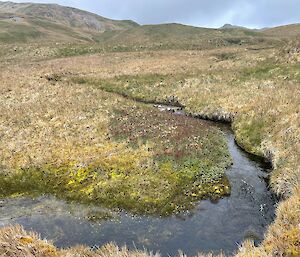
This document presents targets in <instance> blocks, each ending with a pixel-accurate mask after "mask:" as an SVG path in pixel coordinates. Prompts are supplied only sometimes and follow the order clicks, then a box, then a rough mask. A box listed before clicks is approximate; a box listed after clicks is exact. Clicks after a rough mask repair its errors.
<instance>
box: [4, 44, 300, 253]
mask: <svg viewBox="0 0 300 257" xmlns="http://www.w3.org/2000/svg"><path fill="white" fill-rule="evenodd" d="M228 51H230V52H231V53H232V52H234V53H235V54H236V55H235V57H234V58H233V59H231V58H229V59H225V60H221V61H220V60H219V59H218V58H217V57H216V55H217V56H219V54H222V52H225V53H227V52H228ZM294 55H295V54H293V60H295V58H296V57H295V56H294ZM278 56H280V53H279V52H277V50H272V49H271V50H260V51H251V50H247V49H244V48H242V47H241V48H235V49H226V48H224V49H219V50H212V51H206V52H204V51H203V52H202V51H164V52H143V53H108V54H101V55H95V56H89V57H76V58H67V59H63V60H51V61H47V62H40V63H35V64H30V65H28V67H26V68H24V67H17V66H15V65H13V64H10V65H9V66H8V68H9V69H5V70H4V72H3V73H2V74H1V81H5V87H2V88H1V100H0V103H1V105H0V108H3V106H4V104H5V106H6V107H9V108H10V109H9V110H4V109H1V110H0V111H1V113H3V117H4V118H5V119H6V120H7V121H9V120H10V119H11V118H10V116H11V112H12V111H13V112H14V113H18V116H19V117H22V119H21V120H20V122H21V123H22V128H23V129H22V130H14V126H12V125H13V123H12V124H11V125H10V126H7V127H5V125H4V126H3V123H2V124H1V126H2V127H1V131H2V134H1V135H2V137H6V138H5V140H4V141H2V142H10V143H9V144H8V146H9V147H8V148H7V146H6V145H5V146H4V145H2V147H1V149H9V150H10V151H11V152H6V153H5V152H3V153H4V154H3V156H7V157H6V158H5V159H4V160H5V161H4V162H3V163H4V164H5V165H7V166H10V165H12V163H11V162H12V159H11V158H10V157H9V156H11V153H12V152H16V153H18V151H19V152H20V153H22V151H25V152H24V153H26V154H23V153H22V154H20V155H19V157H18V155H14V156H17V157H18V158H16V160H18V165H25V166H26V165H28V163H30V161H32V160H34V161H35V162H37V163H43V162H45V161H51V158H52V156H49V154H48V153H47V152H46V151H45V152H41V149H43V147H37V149H39V150H37V151H36V152H34V151H31V150H30V151H28V149H26V147H25V146H26V139H25V141H24V138H26V135H27V136H33V138H34V137H35V136H41V137H46V136H48V134H47V133H48V132H47V131H48V130H49V126H48V124H49V122H53V123H51V124H52V127H55V126H56V125H55V124H58V125H57V126H58V128H59V129H58V131H59V133H58V134H56V135H55V140H54V138H53V139H51V135H50V138H49V140H47V141H44V142H43V144H46V145H45V146H46V147H48V146H49V145H51V144H53V142H54V141H56V142H57V145H55V147H57V149H58V151H61V149H60V147H59V146H60V144H61V142H60V141H57V138H59V135H60V134H61V135H63V136H64V137H65V136H68V137H69V138H71V139H72V140H71V142H74V143H75V146H76V144H77V143H78V138H80V139H83V141H82V140H80V142H85V141H86V142H91V140H92V139H91V136H93V135H94V134H93V133H96V132H93V128H94V127H93V126H96V125H95V124H98V118H95V119H93V117H95V116H94V112H96V113H97V111H99V115H100V117H102V121H103V122H104V123H105V122H107V119H108V118H107V117H108V116H107V115H104V114H103V113H105V112H106V111H107V110H106V109H101V110H100V109H99V110H97V109H96V110H95V109H93V108H94V106H99V105H98V103H97V102H95V100H93V99H94V98H93V96H94V95H97V94H100V93H99V92H101V91H99V88H104V89H105V86H107V84H106V83H108V82H109V83H110V84H109V85H110V87H111V88H114V89H115V91H116V92H118V90H120V89H122V87H121V86H120V85H122V83H123V82H124V84H126V83H127V84H128V83H129V84H130V81H131V80H130V79H131V78H130V77H134V81H135V84H134V86H133V89H132V87H131V89H132V91H128V92H127V93H128V96H129V97H133V98H135V97H136V95H135V94H136V92H138V93H139V94H142V96H143V97H144V99H147V98H150V97H151V96H152V95H151V94H152V93H156V95H158V96H159V97H158V98H156V100H165V99H166V97H168V96H176V97H177V98H178V99H179V100H180V102H181V103H182V104H183V105H185V106H186V109H187V111H189V112H191V113H192V114H194V115H199V116H201V117H206V118H210V119H220V120H232V121H233V129H234V131H235V134H236V138H237V141H238V143H239V144H240V145H241V146H242V147H244V148H245V149H246V150H247V151H249V152H252V153H255V154H258V155H261V156H264V157H266V158H268V159H269V160H270V161H272V164H273V167H274V171H273V172H272V174H271V185H272V189H273V190H274V191H275V192H276V193H278V194H279V195H281V196H283V197H284V198H285V200H284V201H282V202H281V203H280V204H279V205H278V208H277V217H276V220H275V221H274V223H273V224H272V225H271V226H270V227H269V229H268V231H267V232H266V237H265V240H264V241H263V243H262V244H261V246H260V247H254V246H253V245H252V244H251V243H250V242H246V243H245V244H244V245H243V246H242V247H241V249H240V250H239V252H238V253H237V256H253V257H254V256H255V257H256V256H299V255H300V243H299V238H300V227H299V224H300V205H299V204H300V193H299V188H300V180H299V178H300V163H299V160H300V158H299V152H300V139H299V135H300V123H299V122H300V119H299V111H300V109H299V108H300V98H299V96H300V92H299V90H300V88H299V65H298V66H297V63H296V66H292V64H285V63H284V62H282V63H279V67H277V66H276V65H275V64H274V63H272V62H273V61H275V60H276V57H278ZM270 58H272V59H270ZM287 58H289V57H287ZM279 59H280V58H279ZM282 59H283V61H286V60H285V59H284V57H282ZM270 62H271V63H270ZM266 63H267V66H268V65H269V66H270V65H271V66H272V65H274V67H273V68H272V67H271V68H265V66H266ZM290 63H295V62H294V61H293V62H290ZM249 67H250V69H249ZM15 74H18V75H19V78H21V80H20V81H21V83H15V81H14V79H13V78H15ZM29 74H30V76H29ZM46 74H50V75H51V74H57V75H58V78H59V79H62V80H63V81H64V83H62V84H60V83H52V82H51V81H50V82H49V81H47V80H46V79H45V75H46ZM149 74H150V75H152V76H154V77H159V75H162V76H167V77H169V76H173V75H176V74H187V76H186V79H184V80H182V81H177V82H176V81H175V83H174V81H173V80H170V81H171V82H170V83H168V81H167V82H165V81H164V79H163V81H160V78H158V80H157V82H155V81H154V82H150V83H148V82H145V80H144V79H143V76H148V75H149ZM121 75H126V76H127V78H126V80H127V79H128V78H129V82H127V81H123V80H122V79H123V78H122V77H121V79H120V77H119V76H121ZM41 76H42V78H39V77H41ZM70 76H71V77H72V78H74V76H75V77H76V78H80V79H83V84H81V85H80V86H74V85H73V84H71V83H70V84H68V81H69V79H68V77H70ZM32 78H34V80H32ZM65 80H66V81H65ZM87 81H88V83H87V84H90V85H87V84H84V83H86V82H87ZM37 88H38V89H39V90H37ZM136 88H138V90H137V89H136ZM153 88H155V90H158V91H159V94H157V92H156V91H155V92H154V91H153ZM41 92H43V95H44V96H45V97H46V96H47V95H48V96H51V99H53V100H52V101H51V102H49V101H48V102H43V101H41V100H40V94H41ZM101 94H103V92H101ZM62 97H63V99H62ZM80 97H82V98H84V99H85V100H86V101H83V99H81V100H80V99H79V98H80ZM99 97H100V96H99ZM74 99H79V101H73V100H74ZM116 99H118V97H116V98H115V99H111V98H109V99H108V100H103V102H104V103H108V102H109V101H113V103H114V104H118V100H116ZM16 102H18V103H20V104H18V105H16V104H15V103H16ZM21 103H23V104H26V105H25V106H26V108H24V107H22V108H21ZM50 106H51V108H53V106H54V107H55V106H57V107H55V108H57V111H58V113H60V115H64V116H66V117H70V119H69V120H67V122H65V121H63V122H62V121H61V120H60V119H59V117H60V115H58V118H57V120H54V121H51V119H52V117H51V113H49V111H48V110H49V107H50ZM105 106H106V104H104V107H105ZM51 108H50V109H51ZM101 108H102V107H101ZM82 109H85V110H93V111H92V112H91V113H90V112H89V111H88V112H87V113H89V114H90V115H91V121H93V122H92V123H91V124H90V125H91V129H90V130H88V129H87V128H86V127H85V126H86V124H83V125H82V127H81V126H80V124H81V123H80V120H81V118H80V114H81V111H82ZM36 112H40V114H39V115H42V114H43V115H45V114H48V115H49V117H47V115H45V117H41V119H40V120H41V121H43V122H40V123H39V124H37V126H39V127H38V128H39V129H37V130H34V128H27V127H26V122H28V120H27V121H26V119H30V117H31V115H34V116H36V115H37V113H36ZM84 115H86V113H85V114H84ZM63 124H66V125H67V127H66V128H63V127H62V125H63ZM41 128H42V129H41ZM69 128H74V131H73V132H72V133H71V134H70V135H68V133H69V132H68V131H70V130H69ZM7 131H9V133H8V132H7ZM36 131H42V134H40V135H35V133H36ZM11 132H12V133H11ZM50 134H51V133H50ZM12 135H13V136H12ZM101 135H102V136H103V137H105V133H104V134H101ZM57 136H58V137H57ZM97 136H99V135H97ZM97 138H98V137H97ZM99 138H100V137H99ZM93 140H95V139H93ZM16 142H17V143H16ZM99 142H100V141H99ZM38 143H39V141H37V142H36V143H35V144H36V145H37V144H38ZM2 144H3V143H2ZM70 145H73V143H72V144H70ZM55 147H54V148H55ZM79 148H80V147H79ZM79 148H78V149H79ZM69 149H71V148H69ZM6 151H8V150H6ZM26 151H28V152H26ZM43 151H44V150H43ZM70 151H71V150H70ZM76 151H77V150H76ZM92 152H93V151H91V152H90V155H88V156H84V158H87V159H89V158H93V153H92ZM74 154H75V153H72V152H71V154H70V155H68V156H76V154H75V155H74ZM24 156H26V158H24ZM28 156H30V158H28ZM58 156H63V154H62V153H60V154H59V155H58ZM81 156H82V153H81V152H80V150H78V155H77V156H76V158H77V157H78V158H81ZM21 157H22V158H21ZM60 158H61V157H60ZM57 160H59V158H58V159H57ZM14 163H15V161H14ZM112 248H113V249H115V250H116V249H117V248H115V246H114V247H112ZM106 250H107V249H106ZM115 250H112V252H110V254H113V253H114V251H115ZM200 250H201V249H200ZM84 251H86V250H84ZM120 251H121V252H122V250H120V249H119V251H117V252H118V253H119V252H120ZM108 252H109V251H108ZM91 254H92V253H91ZM93 254H94V253H93ZM123 254H128V256H135V255H134V254H144V255H145V256H146V253H132V252H130V253H128V252H127V253H125V252H124V253H123ZM71 256H72V255H71ZM87 256H90V255H88V254H87ZM91 256H92V255H91ZM100 256H101V255H100ZM108 256H110V255H108ZM111 256H114V255H111ZM116 256H118V255H116ZM120 256H123V255H120ZM124 256H127V255H124ZM137 256H139V255H137ZM141 256H143V255H141ZM199 256H200V255H199Z"/></svg>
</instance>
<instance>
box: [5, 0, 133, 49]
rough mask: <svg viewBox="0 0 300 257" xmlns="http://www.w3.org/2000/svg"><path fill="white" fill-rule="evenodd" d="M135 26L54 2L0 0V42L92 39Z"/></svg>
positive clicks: (128, 22)
mask: <svg viewBox="0 0 300 257" xmlns="http://www.w3.org/2000/svg"><path fill="white" fill-rule="evenodd" d="M136 26H138V24H137V23H135V22H133V21H116V20H111V19H107V18H104V17H101V16H99V15H96V14H93V13H89V12H86V11H82V10H78V9H75V8H70V7H64V6H60V5H56V4H31V3H21V4H16V3H12V2H0V42H5V43H10V42H25V41H32V40H37V39H39V40H47V41H49V40H53V41H57V40H58V39H59V41H74V40H76V41H91V40H92V38H93V37H94V36H95V35H99V34H101V33H103V32H105V31H121V30H126V29H129V28H132V27H136Z"/></svg>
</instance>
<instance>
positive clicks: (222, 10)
mask: <svg viewBox="0 0 300 257" xmlns="http://www.w3.org/2000/svg"><path fill="white" fill-rule="evenodd" d="M18 2H27V0H26V1H18ZM33 2H43V3H47V2H55V3H58V4H62V5H67V6H73V7H77V8H80V9H84V10H88V11H91V12H94V13H98V14H100V15H102V16H104V17H108V18H113V19H131V20H134V21H137V22H138V23H140V24H158V23H170V22H178V23H184V24H189V25H195V26H204V27H220V26H222V25H223V24H225V23H232V24H235V25H240V26H247V27H268V26H276V25H281V24H288V23H296V22H300V12H299V10H300V1H299V0H284V1H283V0H101V1H94V0H85V1H81V0H53V1H47V0H40V1H35V0H33Z"/></svg>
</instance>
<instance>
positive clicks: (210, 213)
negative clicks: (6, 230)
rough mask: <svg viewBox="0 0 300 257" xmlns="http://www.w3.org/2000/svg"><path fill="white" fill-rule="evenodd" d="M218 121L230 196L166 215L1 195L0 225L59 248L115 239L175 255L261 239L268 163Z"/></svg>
mask: <svg viewBox="0 0 300 257" xmlns="http://www.w3.org/2000/svg"><path fill="white" fill-rule="evenodd" d="M212 126H215V125H213V124H212ZM217 126H219V125H217ZM220 126H221V129H222V130H223V131H224V133H225V134H226V137H227V139H228V146H229V149H230V153H231V155H232V157H233V159H234V164H233V166H232V167H231V168H229V169H228V171H227V176H228V178H229V180H230V183H231V186H232V192H231V196H230V197H227V198H224V199H221V200H219V201H217V202H211V201H209V200H206V201H201V202H200V203H199V204H198V208H197V209H196V210H194V211H193V213H185V214H182V215H181V216H172V217H168V218H159V217H147V216H132V215H130V214H127V213H114V212H111V211H108V210H104V209H102V208H101V207H91V206H83V205H80V204H76V203H66V202H64V201H60V200H56V199H55V198H53V197H50V196H43V197H40V198H37V199H30V198H18V199H2V200H1V199H0V226H5V225H8V224H15V223H17V224H21V225H23V226H24V227H25V229H27V230H31V229H32V230H35V231H37V232H38V233H40V234H41V236H42V238H46V239H50V240H53V241H54V243H55V245H57V246H59V247H68V246H73V245H76V244H86V245H89V246H101V245H103V244H105V243H107V242H111V241H114V242H116V243H117V244H118V245H120V246H122V245H124V244H126V245H127V246H128V247H129V248H131V249H135V248H138V249H147V250H149V251H159V252H160V253H161V254H162V256H169V255H171V256H174V255H175V254H177V253H178V250H179V249H181V250H182V251H184V252H185V253H186V254H187V255H188V256H193V255H195V254H196V253H197V252H198V251H200V250H201V251H203V252H209V251H214V252H216V253H217V252H220V251H223V252H225V253H227V254H232V253H233V252H234V251H235V250H236V249H237V248H238V245H239V244H240V243H241V242H242V241H243V240H245V239H246V238H252V239H253V240H255V241H256V242H259V241H260V240H261V239H262V238H263V234H264V232H265V230H266V227H267V226H268V225H269V224H270V223H271V222H272V220H273V219H274V208H275V207H274V204H275V202H276V200H275V198H274V197H273V195H272V194H271V193H270V192H269V191H268V189H267V184H266V182H265V178H266V176H267V173H266V171H267V167H266V165H265V164H264V163H263V162H261V161H259V160H257V159H255V158H253V157H252V156H250V155H248V154H247V153H245V152H243V151H242V150H241V149H240V148H239V147H238V146H237V145H236V144H235V142H234V136H233V134H232V132H231V131H230V129H229V128H228V127H227V126H222V125H220Z"/></svg>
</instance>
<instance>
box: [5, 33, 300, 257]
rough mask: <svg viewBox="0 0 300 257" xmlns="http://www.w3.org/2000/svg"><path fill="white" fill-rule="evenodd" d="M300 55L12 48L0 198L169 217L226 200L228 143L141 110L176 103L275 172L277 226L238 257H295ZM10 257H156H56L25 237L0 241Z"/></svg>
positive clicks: (13, 232)
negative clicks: (222, 126)
mask: <svg viewBox="0 0 300 257" xmlns="http://www.w3.org/2000/svg"><path fill="white" fill-rule="evenodd" d="M143 33H144V32H143ZM151 35H152V34H151ZM298 45H299V42H298V40H297V39H295V40H294V41H292V42H291V43H288V44H286V45H282V46H278V45H276V44H275V45H273V46H271V47H267V48H266V45H265V44H262V45H261V44H259V43H258V44H253V45H247V46H244V45H239V44H230V45H222V47H221V46H220V47H218V48H212V49H205V50H201V49H197V50H195V49H191V48H190V49H186V48H184V47H182V45H181V46H180V47H178V48H173V49H172V48H171V49H170V50H161V49H160V48H151V47H148V48H147V47H145V48H144V49H139V50H138V49H137V48H134V49H133V48H132V47H128V48H127V46H126V47H124V48H121V49H118V48H105V47H103V44H93V45H90V46H89V47H88V45H87V44H85V45H68V44H61V45H55V44H53V45H51V44H49V45H38V47H36V45H17V46H16V47H17V48H16V50H15V48H14V47H15V46H11V45H6V46H4V47H3V48H1V50H0V55H1V58H2V60H3V62H1V64H0V68H1V74H0V80H1V83H2V86H1V88H0V90H1V91H0V113H1V116H0V120H1V123H0V124H1V125H0V136H1V141H0V149H1V163H0V164H1V169H2V171H3V172H2V173H1V180H0V181H1V187H0V188H1V191H0V193H1V196H6V197H7V196H10V197H17V196H20V195H24V194H25V195H26V194H29V195H35V194H43V193H50V194H54V195H56V196H57V197H62V198H64V199H66V200H76V201H79V202H84V203H92V202H93V203H95V202H96V203H102V204H104V205H105V206H107V207H110V208H124V209H126V210H130V211H132V212H135V213H143V212H144V213H148V214H152V215H170V214H172V213H174V212H178V211H182V210H186V209H189V208H193V203H195V202H196V201H198V200H199V199H202V198H204V197H221V196H222V195H226V194H228V193H229V191H230V188H229V186H228V184H227V182H226V179H225V178H224V176H223V175H224V171H225V168H226V167H227V166H228V165H229V164H230V162H231V159H230V157H229V154H228V150H227V148H226V142H225V140H224V136H223V135H222V133H220V131H218V130H215V131H212V130H211V129H208V126H207V124H206V123H205V121H197V120H194V121H190V120H189V121H188V122H187V120H186V119H188V118H186V117H179V116H178V117H177V116H171V115H170V114H168V113H162V112H160V111H159V110H154V109H152V108H150V107H148V106H146V105H144V104H142V103H137V102H136V101H135V100H138V101H145V102H165V103H170V99H176V103H180V104H181V105H183V106H185V109H186V111H187V112H189V113H191V114H192V115H195V116H199V117H202V118H205V119H212V120H220V121H229V122H232V128H233V130H234V133H235V135H236V139H237V142H238V144H239V145H240V146H242V147H243V148H244V149H245V150H247V151H248V152H251V153H254V154H256V155H259V156H263V157H265V158H266V159H268V160H269V161H271V162H272V165H273V172H272V174H271V188H272V190H274V192H276V193H277V194H278V195H279V196H281V197H282V202H281V203H280V204H279V206H278V208H277V217H276V220H275V221H274V223H273V224H272V225H271V226H270V227H269V229H268V231H267V233H266V236H265V240H264V241H263V243H262V244H261V246H259V247H254V246H253V245H252V244H251V243H250V242H246V243H245V244H244V245H243V247H241V249H240V251H239V252H238V253H237V256H299V255H300V242H299V238H300V228H299V224H300V213H299V210H300V191H299V188H300V185H299V184H300V180H299V178H300V175H299V174H300V169H299V167H300V163H299V152H300V138H299V135H300V123H299V120H300V119H299V111H300V110H299V108H300V104H299V103H300V97H299V96H300V92H299V90H300V88H299V83H300V66H299V62H297V60H298V57H299V56H298V52H297V51H296V50H295V49H296V48H297V46H298ZM88 49H89V50H88ZM81 55H83V56H81ZM17 60H20V62H18V64H16V61H17ZM124 96H125V98H124ZM157 138H159V140H157ZM199 170H201V171H202V173H200V174H199V172H198V171H199ZM153 188H155V190H153ZM166 189H167V190H166ZM170 199H172V200H171V201H170ZM125 200H126V201H125ZM0 246H1V250H0V254H4V252H1V251H5V252H6V253H7V252H8V253H9V254H11V256H13V253H15V252H17V253H18V256H30V254H31V256H76V253H77V254H78V253H81V254H82V255H83V256H151V255H150V254H148V253H142V252H129V251H127V250H126V249H119V248H117V247H116V246H114V245H108V246H104V247H103V248H102V249H100V250H99V251H98V252H92V251H90V250H88V249H86V248H84V247H81V248H76V249H70V250H59V249H56V248H55V247H54V246H53V245H51V244H48V243H46V242H45V241H41V240H39V239H38V237H37V236H36V235H33V234H26V232H24V231H23V230H22V229H21V228H19V227H16V228H3V229H1V231H0ZM20 249H21V250H20ZM199 250H201V249H199ZM22 254H23V255H22ZM200 256H201V255H200Z"/></svg>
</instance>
